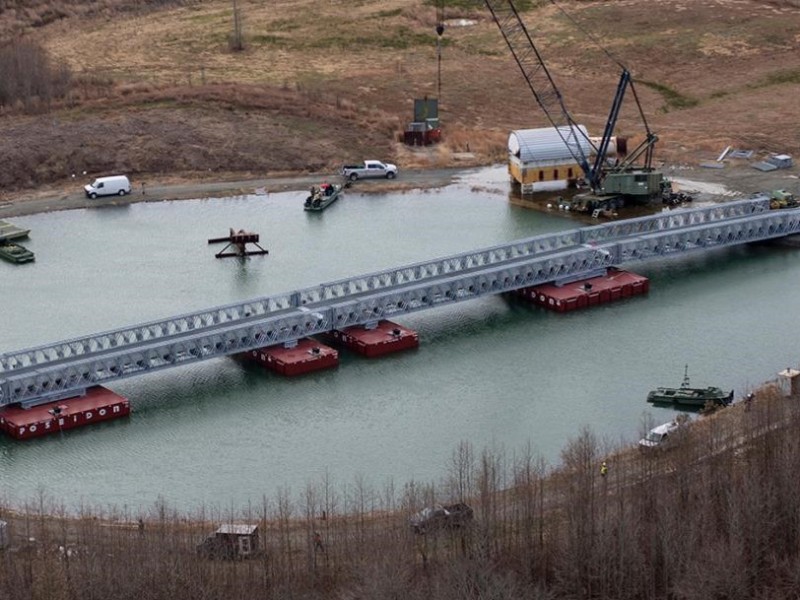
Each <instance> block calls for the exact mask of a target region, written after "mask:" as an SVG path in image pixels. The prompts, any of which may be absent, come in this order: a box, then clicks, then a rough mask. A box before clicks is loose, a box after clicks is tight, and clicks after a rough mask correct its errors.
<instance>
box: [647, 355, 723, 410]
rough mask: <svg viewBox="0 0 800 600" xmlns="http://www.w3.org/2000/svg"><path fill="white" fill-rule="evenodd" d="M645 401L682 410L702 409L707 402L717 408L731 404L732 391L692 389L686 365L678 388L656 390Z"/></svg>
mask: <svg viewBox="0 0 800 600" xmlns="http://www.w3.org/2000/svg"><path fill="white" fill-rule="evenodd" d="M647 401H648V402H652V403H653V404H675V405H677V407H683V408H703V407H705V406H706V404H707V403H709V402H711V403H712V404H714V405H717V406H727V405H728V404H730V403H731V402H733V390H731V391H730V392H726V391H725V390H723V389H721V388H718V387H706V388H693V387H692V386H691V384H690V382H689V365H686V367H685V369H684V372H683V382H682V383H681V385H680V387H677V388H668V387H660V388H657V389H655V390H653V391H652V392H650V393H649V394H647Z"/></svg>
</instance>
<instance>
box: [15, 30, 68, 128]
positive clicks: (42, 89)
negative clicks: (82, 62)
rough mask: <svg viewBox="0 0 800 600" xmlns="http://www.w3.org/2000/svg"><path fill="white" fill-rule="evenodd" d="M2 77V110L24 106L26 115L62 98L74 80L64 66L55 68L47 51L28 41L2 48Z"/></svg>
mask: <svg viewBox="0 0 800 600" xmlns="http://www.w3.org/2000/svg"><path fill="white" fill-rule="evenodd" d="M0 73H2V74H3V76H2V77H0V107H2V106H15V105H21V106H22V107H23V108H24V110H25V111H26V112H33V111H38V110H42V109H47V108H49V106H50V102H51V100H53V99H54V98H63V97H64V96H65V95H66V93H67V90H68V89H69V83H70V77H71V75H70V71H69V69H68V67H67V66H66V65H65V64H63V63H62V64H59V65H56V66H54V65H52V64H51V61H50V59H49V57H48V56H47V52H46V51H45V50H44V48H42V47H41V46H40V45H38V44H37V43H35V42H32V41H29V40H25V39H22V40H18V41H15V42H14V43H12V44H9V45H7V46H4V47H3V48H0Z"/></svg>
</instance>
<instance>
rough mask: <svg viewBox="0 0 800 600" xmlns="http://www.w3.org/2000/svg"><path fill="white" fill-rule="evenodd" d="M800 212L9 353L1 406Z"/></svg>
mask: <svg viewBox="0 0 800 600" xmlns="http://www.w3.org/2000/svg"><path fill="white" fill-rule="evenodd" d="M798 229H800V210H782V211H769V210H768V198H764V197H759V198H754V199H750V200H743V201H739V202H733V203H727V204H721V205H714V206H712V207H706V208H701V209H692V210H686V211H672V212H668V213H662V214H659V215H655V216H653V217H642V218H640V219H631V220H629V221H620V222H616V223H611V224H607V225H600V226H595V227H586V228H581V229H576V230H571V231H567V232H561V233H557V234H553V235H545V236H537V237H535V238H530V239H528V240H522V241H518V242H512V243H510V244H506V245H502V246H496V247H493V248H488V249H485V250H479V251H473V252H468V253H464V254H461V255H457V256H451V257H446V258H443V259H438V260H433V261H428V262H424V263H418V264H414V265H408V266H405V267H400V268H396V269H390V270H387V271H383V272H380V273H373V274H369V275H362V276H358V277H353V278H350V279H345V280H341V281H337V282H332V283H327V284H322V285H319V286H315V287H313V288H308V289H304V290H298V291H295V292H291V293H288V294H283V295H278V296H273V297H269V298H261V299H257V300H251V301H249V302H244V303H238V304H230V305H226V306H221V307H216V308H212V309H208V310H205V311H200V312H197V313H192V314H186V315H180V316H178V317H173V318H171V319H164V320H161V321H154V322H150V323H145V324H141V325H136V326H132V327H126V328H122V329H119V330H115V331H109V332H105V333H101V334H95V335H92V336H86V337H83V338H76V339H73V340H67V341H64V342H58V343H55V344H51V345H49V346H40V347H37V348H32V349H28V350H22V351H18V352H12V353H7V354H3V355H2V356H0V406H3V405H7V404H12V403H17V402H19V403H21V404H23V405H34V404H38V403H42V402H47V401H50V400H55V399H58V398H62V397H68V396H73V395H76V394H79V393H81V392H82V391H83V390H85V389H86V388H88V387H91V386H93V385H99V384H104V383H109V382H111V381H114V380H117V379H122V378H126V377H131V376H134V375H138V374H142V373H145V372H151V371H156V370H161V369H166V368H172V367H175V366H180V365H184V364H189V363H194V362H197V361H200V360H206V359H210V358H216V357H221V356H227V355H231V354H238V353H242V352H247V351H249V350H252V349H256V348H261V347H265V346H273V345H280V344H291V343H292V342H294V341H295V340H298V339H301V338H303V337H307V336H312V335H315V334H319V333H323V332H326V331H330V330H332V329H342V328H345V327H349V326H353V325H365V324H369V323H372V322H375V321H378V320H381V319H387V318H391V317H396V316H398V315H402V314H407V313H411V312H416V311H419V310H425V309H428V308H433V307H437V306H443V305H447V304H452V303H455V302H461V301H464V300H470V299H474V298H478V297H481V296H485V295H490V294H497V293H502V292H508V291H513V290H516V289H520V288H525V287H529V286H533V285H539V284H542V283H547V282H553V281H566V280H570V279H579V278H581V276H590V275H591V274H593V273H596V272H597V271H598V270H603V269H606V268H608V267H611V266H618V265H621V264H624V263H626V262H630V261H635V260H646V259H648V258H653V257H661V256H672V255H677V254H682V253H685V252H688V251H692V250H699V249H705V248H713V247H725V246H731V245H736V244H742V243H748V242H753V241H759V240H766V239H772V238H776V237H782V236H785V235H790V234H794V233H797V232H798Z"/></svg>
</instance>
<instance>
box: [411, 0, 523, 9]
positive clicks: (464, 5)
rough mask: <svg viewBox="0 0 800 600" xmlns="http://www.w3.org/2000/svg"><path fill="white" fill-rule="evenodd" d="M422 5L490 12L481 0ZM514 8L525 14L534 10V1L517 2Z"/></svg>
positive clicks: (437, 0)
mask: <svg viewBox="0 0 800 600" xmlns="http://www.w3.org/2000/svg"><path fill="white" fill-rule="evenodd" d="M422 4H423V5H424V6H432V7H433V8H439V6H442V7H443V8H444V9H445V10H447V9H448V8H460V9H464V10H470V9H472V10H475V9H479V10H484V9H485V10H488V9H486V7H485V6H484V4H483V2H481V1H480V0H425V1H424V2H423V3H422ZM514 6H515V7H516V8H517V11H519V12H525V11H528V10H530V9H531V8H533V1H532V0H515V1H514Z"/></svg>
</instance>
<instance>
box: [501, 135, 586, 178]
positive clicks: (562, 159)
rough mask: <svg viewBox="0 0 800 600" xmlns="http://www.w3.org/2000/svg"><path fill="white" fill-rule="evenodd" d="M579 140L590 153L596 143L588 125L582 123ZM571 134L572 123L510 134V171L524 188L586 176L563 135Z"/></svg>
mask: <svg viewBox="0 0 800 600" xmlns="http://www.w3.org/2000/svg"><path fill="white" fill-rule="evenodd" d="M578 129H579V130H580V132H581V133H582V135H579V136H578V140H577V141H578V143H579V145H580V147H581V148H582V150H583V152H584V154H585V155H586V156H587V157H588V156H589V155H590V153H591V152H592V150H593V149H592V144H591V143H590V141H589V139H588V133H587V131H586V127H584V126H583V125H578ZM562 135H563V136H564V137H565V138H568V135H571V131H570V129H569V128H568V127H560V128H559V129H558V130H557V129H556V128H555V127H542V128H539V129H517V130H515V131H512V132H511V133H510V134H509V136H508V172H509V174H510V175H511V177H512V178H513V179H514V180H515V181H516V182H517V183H519V184H520V185H521V186H522V189H523V191H536V190H538V189H559V188H562V189H563V188H565V187H567V185H568V184H569V183H570V182H573V181H575V180H577V179H579V178H580V177H582V176H583V171H582V170H581V167H580V165H579V164H578V163H577V162H576V161H575V158H574V157H573V156H572V154H571V153H570V150H569V148H568V147H567V145H566V144H565V143H564V140H563V139H562V137H561V136H562Z"/></svg>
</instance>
